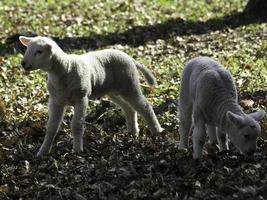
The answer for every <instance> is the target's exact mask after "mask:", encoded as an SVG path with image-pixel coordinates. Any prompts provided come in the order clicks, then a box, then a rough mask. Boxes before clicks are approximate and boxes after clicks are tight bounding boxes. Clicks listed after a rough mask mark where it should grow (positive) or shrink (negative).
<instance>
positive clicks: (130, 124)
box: [108, 94, 139, 136]
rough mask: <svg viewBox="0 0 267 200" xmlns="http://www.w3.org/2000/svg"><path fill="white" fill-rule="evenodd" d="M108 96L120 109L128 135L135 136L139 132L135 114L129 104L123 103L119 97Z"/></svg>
mask: <svg viewBox="0 0 267 200" xmlns="http://www.w3.org/2000/svg"><path fill="white" fill-rule="evenodd" d="M108 96H109V97H110V99H111V100H112V101H113V102H114V103H116V104H118V105H119V106H120V107H121V108H122V110H123V112H124V114H125V117H126V124H127V130H128V133H130V134H132V135H133V136H135V135H136V134H137V133H138V132H139V128H138V122H137V112H136V111H135V110H134V109H133V108H132V107H131V106H129V104H128V103H127V102H125V101H124V100H123V99H122V98H121V97H120V96H118V95H115V94H109V95H108Z"/></svg>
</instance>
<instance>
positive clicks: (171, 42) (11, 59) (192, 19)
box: [0, 0, 267, 191]
mask: <svg viewBox="0 0 267 200" xmlns="http://www.w3.org/2000/svg"><path fill="white" fill-rule="evenodd" d="M246 3H247V1H243V0H231V1H226V0H224V1H221V0H198V1H195V0H188V1H180V0H173V1H167V0H153V1H145V0H138V1H137V0H128V1H120V0H116V1H114V0H101V1H96V0H92V1H86V0H82V1H78V0H58V1H55V0H48V1H11V0H2V1H1V2H0V29H1V30H2V31H1V32H0V96H1V98H0V119H1V120H2V121H3V122H5V123H7V124H19V123H22V122H25V121H30V122H31V123H33V124H34V125H30V126H29V127H30V129H31V130H28V129H27V128H25V127H24V129H23V130H24V131H26V132H27V131H29V132H28V134H30V133H32V131H33V130H36V129H34V126H37V130H39V129H40V127H38V126H39V125H40V126H41V127H42V128H43V125H44V122H45V121H46V119H47V95H48V94H47V90H46V84H45V82H46V75H45V74H44V73H42V72H40V71H36V72H32V73H30V74H26V73H25V72H24V71H23V69H22V68H21V66H20V62H21V58H22V56H21V55H20V54H18V53H17V52H16V51H14V48H13V47H12V46H11V45H7V44H6V38H7V37H8V36H11V35H12V34H15V33H17V32H33V33H37V34H38V35H47V36H50V37H53V38H56V39H57V41H59V42H61V43H60V44H61V45H62V46H63V47H64V49H65V50H66V51H68V52H72V53H83V52H87V51H91V50H95V49H104V48H115V49H120V50H123V51H125V52H126V53H128V54H130V55H131V56H133V57H134V58H136V59H137V60H139V61H141V62H142V63H144V64H145V65H146V66H148V67H149V68H150V69H152V70H153V72H154V74H155V75H156V77H157V79H158V82H159V86H158V88H156V89H154V90H152V91H151V90H149V89H148V88H147V87H143V88H144V92H145V95H146V96H147V97H148V98H149V100H150V101H151V102H152V104H153V105H154V106H155V107H157V106H160V105H162V104H164V103H165V102H166V101H167V100H168V99H173V100H174V99H176V98H177V96H178V92H179V84H180V75H181V71H182V69H183V67H184V64H185V62H186V61H187V60H189V59H190V58H193V57H195V56H199V55H207V56H212V57H214V58H216V59H217V60H219V61H220V62H221V63H222V64H223V65H225V67H226V68H227V69H228V70H229V71H230V72H231V73H232V74H233V76H234V77H235V80H236V85H237V87H238V91H239V94H240V99H243V100H244V99H248V98H252V100H253V101H254V104H253V106H252V107H245V110H246V111H250V110H256V109H258V108H263V109H265V110H266V105H267V101H266V99H264V97H263V98H261V99H259V98H256V97H258V96H256V97H255V94H258V93H260V92H261V91H265V92H266V90H267V85H266V83H267V67H266V56H267V55H266V52H267V51H266V50H267V42H266V30H267V26H266V23H263V22H262V21H261V20H251V19H246V18H244V19H243V18H242V16H241V17H240V15H239V14H238V13H239V12H241V11H242V10H243V8H244V6H245V5H246ZM143 84H144V85H146V83H143ZM244 94H249V95H244ZM103 107H105V106H103V104H101V103H100V104H99V103H94V102H91V103H90V111H92V112H96V111H97V109H100V110H101V111H103V112H105V115H103V117H102V118H104V120H107V118H114V119H113V121H111V122H110V121H108V123H111V124H112V123H117V122H118V121H120V119H118V120H117V119H116V118H120V117H121V116H120V117H117V114H118V112H117V111H118V110H117V109H116V108H114V107H112V108H113V110H112V111H111V112H108V111H106V110H105V109H104V108H103ZM108 107H109V108H110V105H109V104H108ZM69 113H70V115H71V112H69ZM158 117H159V120H160V122H161V123H162V124H164V126H165V128H167V129H168V131H169V132H170V138H175V139H178V137H179V136H178V133H177V126H178V124H177V122H176V110H175V108H173V107H172V108H170V109H168V110H167V111H166V112H163V113H161V114H160V115H159V116H158ZM116 120H117V121H116ZM141 124H142V127H141V128H142V129H143V130H145V129H146V125H145V124H144V123H143V122H141ZM115 125H116V124H115ZM117 125H118V124H117ZM25 126H26V125H25ZM27 126H28V125H27ZM123 126H124V128H123V129H125V125H123ZM262 126H263V132H264V133H265V134H266V127H267V120H266V119H265V120H264V121H263V122H262ZM64 127H65V128H64V129H63V132H67V133H68V132H69V129H68V128H66V127H67V126H64ZM38 128H39V129H38ZM42 128H41V129H42ZM42 130H43V129H42ZM100 130H101V126H100ZM115 130H117V129H115ZM91 131H92V130H91ZM104 131H105V130H104ZM33 132H34V131H33ZM100 132H101V131H100ZM112 133H115V131H113V132H112ZM7 137H8V138H9V139H10V138H12V137H13V136H7ZM41 138H43V136H41V137H40V139H41ZM63 138H65V139H66V138H70V137H69V135H67V136H64V137H63ZM3 140H4V141H5V139H3V138H2V139H1V140H0V143H1V142H3ZM67 140H68V139H67ZM99 140H100V139H99ZM24 142H25V143H23V145H24V146H25V145H28V144H27V139H25V140H24ZM28 142H29V141H28ZM38 142H39V143H38V145H39V144H40V141H38ZM23 145H22V146H23ZM59 145H60V144H59ZM0 148H1V147H0ZM37 148H38V147H37V146H32V147H29V149H30V151H31V153H32V154H34V153H35V152H36V150H37ZM0 155H1V151H0ZM0 160H1V158H0ZM1 162H2V161H1ZM0 191H1V187H0Z"/></svg>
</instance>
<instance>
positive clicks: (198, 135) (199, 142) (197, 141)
mask: <svg viewBox="0 0 267 200" xmlns="http://www.w3.org/2000/svg"><path fill="white" fill-rule="evenodd" d="M205 141H206V127H205V121H204V118H203V117H202V115H201V114H200V113H194V130H193V158H194V159H201V157H202V148H203V145H204V144H205Z"/></svg>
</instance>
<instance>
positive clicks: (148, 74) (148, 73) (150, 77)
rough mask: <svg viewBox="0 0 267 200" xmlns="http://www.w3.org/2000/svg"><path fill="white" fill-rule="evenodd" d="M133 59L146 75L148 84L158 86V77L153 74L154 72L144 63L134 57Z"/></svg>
mask: <svg viewBox="0 0 267 200" xmlns="http://www.w3.org/2000/svg"><path fill="white" fill-rule="evenodd" d="M133 61H134V64H135V66H136V67H137V69H139V70H140V71H141V72H142V74H143V75H144V77H145V79H146V81H147V82H148V84H149V85H150V86H157V85H158V83H157V80H156V77H155V76H154V75H153V74H152V72H151V71H150V70H149V69H148V68H146V67H145V66H144V65H143V64H141V63H139V62H137V61H136V60H134V59H133Z"/></svg>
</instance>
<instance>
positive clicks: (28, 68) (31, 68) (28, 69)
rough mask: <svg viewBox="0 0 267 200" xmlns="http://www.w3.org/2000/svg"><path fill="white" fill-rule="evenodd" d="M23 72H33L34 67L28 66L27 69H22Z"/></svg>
mask: <svg viewBox="0 0 267 200" xmlns="http://www.w3.org/2000/svg"><path fill="white" fill-rule="evenodd" d="M24 70H25V71H33V70H34V67H33V66H29V67H24Z"/></svg>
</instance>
